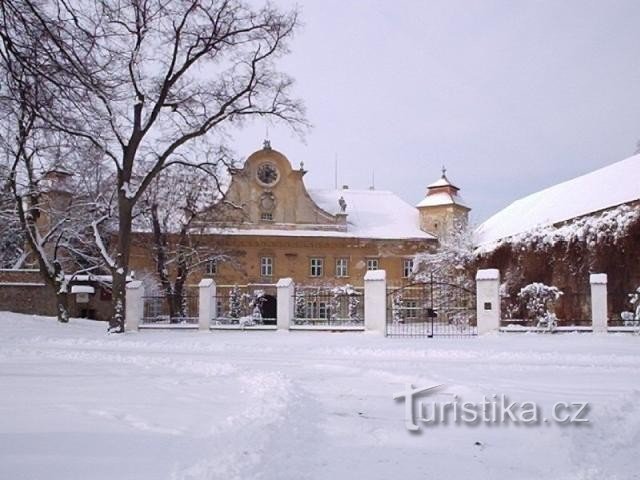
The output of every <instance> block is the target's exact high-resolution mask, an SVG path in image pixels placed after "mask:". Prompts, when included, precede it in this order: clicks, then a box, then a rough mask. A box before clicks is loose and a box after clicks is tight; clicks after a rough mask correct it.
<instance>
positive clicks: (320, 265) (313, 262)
mask: <svg viewBox="0 0 640 480" xmlns="http://www.w3.org/2000/svg"><path fill="white" fill-rule="evenodd" d="M309 276H310V277H313V278H319V277H322V276H324V258H322V257H311V258H310V259H309Z"/></svg>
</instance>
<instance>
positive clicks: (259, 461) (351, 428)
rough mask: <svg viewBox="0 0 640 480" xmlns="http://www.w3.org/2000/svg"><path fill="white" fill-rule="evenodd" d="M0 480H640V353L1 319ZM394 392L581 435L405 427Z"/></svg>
mask: <svg viewBox="0 0 640 480" xmlns="http://www.w3.org/2000/svg"><path fill="white" fill-rule="evenodd" d="M0 339H1V340H0V378H1V383H0V385H1V387H0V388H1V390H0V478H3V479H11V480H19V479H76V478H78V479H79V478H87V479H114V478H118V479H121V480H124V479H185V480H186V479H194V480H195V479H218V478H219V479H306V478H308V479H339V478H367V479H389V478H449V479H458V478H460V479H462V478H465V479H467V478H474V479H495V478H513V479H539V478H553V479H567V480H568V479H576V480H578V479H583V480H588V479H597V478H598V479H599V478H607V479H621V480H623V479H624V480H626V479H632V478H640V473H639V470H640V460H639V459H638V456H637V448H638V447H637V446H638V441H639V439H640V388H639V387H640V367H639V365H640V350H639V348H638V347H639V342H640V339H639V337H637V336H634V335H625V334H609V335H593V334H557V335H539V334H501V335H490V336H480V337H475V338H474V337H470V338H463V339H389V338H383V337H380V336H376V335H368V334H362V333H324V332H290V333H276V332H255V331H254V332H239V331H235V332H214V333H211V334H207V333H199V332H197V331H146V332H141V333H137V334H128V335H124V336H121V335H115V336H107V335H106V334H105V326H104V324H103V323H99V322H91V321H83V320H72V321H71V324H69V325H61V324H58V323H56V321H55V320H54V319H51V318H44V317H31V316H26V315H18V314H9V313H2V314H0ZM408 384H414V385H419V386H431V385H438V384H443V385H444V386H443V388H442V392H441V393H440V394H439V396H441V397H442V398H445V397H446V396H447V395H449V396H451V395H452V394H457V395H459V396H461V397H463V398H466V399H474V398H475V399H477V398H479V397H481V396H482V395H492V394H505V395H507V396H508V397H509V398H510V399H513V400H519V401H525V400H526V401H533V402H537V403H538V404H539V405H540V407H541V408H542V409H545V410H546V409H548V408H550V406H551V405H552V404H553V403H554V402H557V401H566V402H572V401H586V402H589V403H590V404H591V410H590V411H589V412H588V417H589V420H590V421H589V423H588V424H581V425H567V426H560V425H557V424H551V423H549V424H547V423H543V424H539V425H528V426H523V425H511V424H507V425H484V424H481V425H476V426H472V425H465V424H457V425H451V424H449V425H442V424H440V425H424V426H423V427H422V430H421V433H420V434H412V433H409V432H408V431H407V430H406V429H405V424H404V405H403V404H402V403H401V402H396V401H394V400H393V399H392V397H393V395H394V394H395V393H397V392H399V391H402V390H404V389H405V388H406V386H407V385H408Z"/></svg>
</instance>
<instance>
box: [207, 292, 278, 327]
mask: <svg viewBox="0 0 640 480" xmlns="http://www.w3.org/2000/svg"><path fill="white" fill-rule="evenodd" d="M215 302H216V315H215V318H213V321H212V325H213V326H214V327H215V326H238V327H253V326H263V325H273V326H275V325H276V318H277V300H276V288H275V285H271V284H269V285H266V284H265V285H262V284H260V285H220V286H218V287H217V289H216V297H215Z"/></svg>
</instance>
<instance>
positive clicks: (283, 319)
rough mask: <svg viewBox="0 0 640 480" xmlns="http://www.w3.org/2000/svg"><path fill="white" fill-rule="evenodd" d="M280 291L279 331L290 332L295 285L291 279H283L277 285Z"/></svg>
mask: <svg viewBox="0 0 640 480" xmlns="http://www.w3.org/2000/svg"><path fill="white" fill-rule="evenodd" d="M276 289H277V290H278V320H277V326H278V330H279V331H283V332H286V331H289V327H290V326H291V323H292V320H293V314H294V312H295V310H294V308H295V306H294V298H293V296H294V294H295V284H294V283H293V279H291V278H281V279H280V280H278V283H277V284H276Z"/></svg>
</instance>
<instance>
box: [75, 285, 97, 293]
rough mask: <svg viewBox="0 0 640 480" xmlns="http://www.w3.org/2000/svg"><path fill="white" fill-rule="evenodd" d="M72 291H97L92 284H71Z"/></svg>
mask: <svg viewBox="0 0 640 480" xmlns="http://www.w3.org/2000/svg"><path fill="white" fill-rule="evenodd" d="M71 293H96V289H95V288H93V287H92V286H91V285H71Z"/></svg>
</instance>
